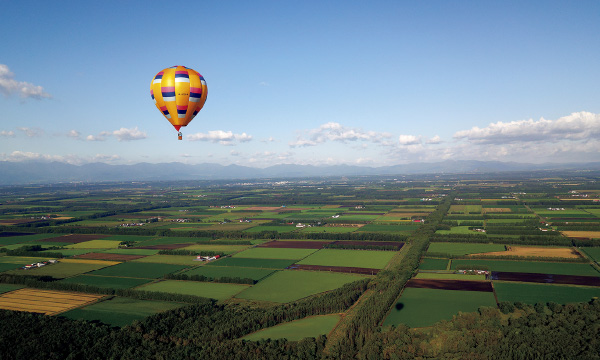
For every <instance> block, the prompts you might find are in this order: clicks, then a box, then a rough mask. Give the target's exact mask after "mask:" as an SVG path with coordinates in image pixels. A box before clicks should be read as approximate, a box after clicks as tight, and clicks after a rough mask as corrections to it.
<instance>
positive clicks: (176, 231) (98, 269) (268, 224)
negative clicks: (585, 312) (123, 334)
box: [0, 178, 600, 358]
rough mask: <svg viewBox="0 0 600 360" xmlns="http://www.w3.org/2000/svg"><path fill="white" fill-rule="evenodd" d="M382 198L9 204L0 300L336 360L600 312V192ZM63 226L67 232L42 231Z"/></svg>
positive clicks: (380, 190) (90, 199)
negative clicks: (547, 317)
mask: <svg viewBox="0 0 600 360" xmlns="http://www.w3.org/2000/svg"><path fill="white" fill-rule="evenodd" d="M379 181H380V183H377V184H375V183H370V182H367V181H363V180H362V179H351V180H344V181H342V182H339V180H314V182H313V180H311V181H309V182H298V183H293V182H292V183H286V185H277V186H275V185H273V184H271V183H269V184H268V185H267V184H266V183H253V184H252V185H248V183H244V185H240V184H238V183H235V184H227V185H223V184H220V183H218V182H215V183H210V184H207V185H206V186H204V185H198V184H197V183H194V182H190V183H186V184H185V186H184V185H183V184H180V185H178V184H177V183H174V184H172V186H169V187H165V186H164V184H153V183H149V184H147V185H144V186H141V185H137V184H119V186H114V187H113V186H112V185H104V184H103V185H98V189H101V191H100V190H98V189H96V188H94V186H92V185H89V186H91V188H90V190H89V191H91V193H93V194H94V196H82V193H80V192H79V191H74V190H71V189H69V188H67V187H61V186H58V185H57V188H56V190H52V191H55V193H53V195H52V196H50V195H48V194H46V193H45V192H44V193H36V194H37V195H36V196H35V197H30V195H29V192H34V193H35V192H36V191H37V190H32V189H30V188H27V189H23V190H22V191H23V194H21V193H19V194H18V195H17V194H13V195H7V194H9V193H11V191H16V190H13V189H9V190H7V194H5V195H2V194H1V193H0V200H1V201H0V219H5V220H10V221H11V222H14V223H15V224H13V225H4V226H3V225H1V224H0V226H1V227H0V230H1V232H0V300H2V299H4V300H2V301H4V304H8V305H6V308H7V309H13V308H14V309H15V310H17V307H18V306H21V309H22V310H26V311H37V312H42V313H47V314H52V315H51V316H52V317H53V318H57V317H58V316H60V317H63V319H62V320H61V321H70V320H68V319H81V320H86V321H92V322H93V321H100V322H102V323H105V324H109V325H111V326H119V327H123V326H126V325H132V324H134V326H133V327H131V328H127V329H134V330H127V331H134V332H135V333H136V334H135V336H136V337H139V336H143V337H144V339H145V340H144V341H147V342H148V343H152V344H156V343H155V340H154V339H158V338H159V337H160V339H163V340H164V341H166V342H171V341H175V342H179V343H178V344H177V345H174V346H173V348H174V349H178V348H185V347H186V346H195V345H190V344H193V343H194V342H202V341H212V342H213V344H221V343H223V344H225V343H227V344H233V343H232V342H230V341H233V340H234V339H244V340H247V342H246V343H245V344H246V345H244V346H250V347H260V346H263V345H260V344H263V343H262V342H255V341H258V340H260V339H269V338H271V339H288V342H285V344H302V343H303V341H305V342H306V341H309V342H310V341H323V343H320V345H318V346H319V347H324V348H327V349H328V350H327V351H333V350H331V349H341V348H344V347H345V346H348V342H353V343H355V344H360V340H359V339H360V338H361V336H362V335H360V334H368V336H370V337H371V338H372V339H374V337H377V336H383V334H396V333H397V332H399V331H404V330H402V329H405V328H404V327H403V326H401V325H406V326H408V327H419V328H420V327H427V328H428V329H427V330H426V331H430V329H440V328H443V326H451V325H449V324H456V323H457V322H458V321H462V320H460V319H462V318H461V316H459V314H460V313H463V314H470V315H469V316H476V317H480V318H486V317H487V316H490V317H492V316H496V315H493V314H497V313H498V312H500V311H501V312H504V314H503V315H500V316H503V318H502V319H505V318H508V319H511V321H512V320H514V319H518V318H519V316H521V314H523V313H526V312H528V311H530V310H531V309H533V308H531V309H530V308H528V307H527V306H529V305H527V304H531V306H533V305H535V304H538V305H536V306H537V308H536V309H537V310H535V311H538V310H539V311H542V310H540V309H541V306H546V308H545V309H546V310H544V311H545V312H540V314H542V313H543V314H548V313H549V312H550V310H548V309H550V308H552V309H555V308H556V306H559V305H560V304H567V303H569V304H570V303H574V302H575V303H578V304H579V305H577V306H588V305H583V304H587V303H589V302H590V300H592V299H593V298H595V297H598V296H600V294H599V289H600V272H599V270H598V269H599V268H598V267H597V264H594V262H597V261H598V259H599V258H600V252H599V251H598V249H600V246H599V245H600V243H598V241H597V240H594V236H593V235H594V234H595V232H598V231H599V230H598V229H600V217H598V215H599V214H600V204H597V202H595V201H594V199H600V191H598V192H593V191H590V192H586V194H587V195H588V196H591V197H592V198H589V197H588V198H585V197H582V198H581V199H573V198H572V197H569V194H570V191H573V189H575V188H574V186H575V185H572V184H575V183H576V182H574V181H566V180H565V181H562V180H556V179H552V180H539V181H538V180H537V179H536V181H530V180H528V179H519V180H502V181H494V180H486V181H485V182H482V181H478V180H465V179H461V181H457V180H456V181H455V180H452V179H449V178H447V179H444V180H441V179H439V180H438V179H435V180H427V181H421V180H406V182H398V181H391V180H389V179H381V180H379ZM403 181H404V180H403ZM348 184H352V185H348ZM85 186H88V185H85ZM278 186H282V187H281V188H279V187H278ZM577 186H580V187H581V189H588V188H593V187H597V186H596V182H595V180H590V181H587V180H585V181H583V180H582V181H581V185H577ZM539 187H542V188H543V190H544V191H533V190H536V189H537V190H539V189H538V188H539ZM318 188H323V189H318ZM40 189H44V190H47V189H45V188H44V187H41V188H40ZM50 189H54V188H52V187H50ZM94 189H96V190H94ZM581 189H579V190H581ZM582 191H583V190H582ZM586 191H588V190H586ZM521 193H524V194H521ZM108 194H110V196H108ZM191 194H194V195H191ZM197 195H203V196H197ZM204 195H205V196H204ZM21 198H23V199H21ZM563 199H565V200H563ZM566 199H568V200H566ZM46 203H47V204H50V205H49V206H45V204H46ZM32 204H35V206H33V205H32ZM561 208H564V209H565V210H560V209H561ZM50 209H52V213H53V214H56V216H57V217H54V218H53V219H55V220H48V221H47V222H46V223H44V224H42V223H40V222H33V223H32V222H31V221H30V220H32V219H29V218H31V217H34V218H35V217H36V216H45V215H44V214H47V213H48V212H49V211H50ZM555 209H558V210H555ZM20 217H22V219H19V218H20ZM21 220H22V221H21ZM34 220H35V219H34ZM422 220H424V222H421V221H422ZM15 221H16V222H15ZM134 222H135V223H136V225H135V226H133V225H128V224H130V223H134ZM34 224H38V225H34ZM140 224H141V225H140ZM124 225H128V226H124ZM22 234H23V235H22ZM575 235H578V236H575ZM584 235H585V236H584ZM200 254H202V255H203V256H204V255H207V254H208V255H209V256H212V255H216V254H219V255H220V258H219V259H216V260H210V261H196V256H198V255H200ZM50 259H56V260H58V263H55V264H54V263H52V264H51V263H47V264H46V265H44V266H41V267H31V269H29V270H23V269H20V268H22V267H24V266H25V265H29V264H33V263H38V262H40V263H43V262H45V261H47V260H50ZM21 292H23V293H22V294H25V295H20V294H21ZM59 294H71V295H68V296H67V298H68V299H69V301H67V302H65V301H62V300H61V299H64V295H59ZM73 294H78V295H77V296H80V297H82V299H87V300H86V301H80V302H75V300H74V299H75V298H76V297H77V296H75V295H73ZM12 296H16V297H14V298H13V297H12ZM61 296H63V297H61ZM69 296H70V297H69ZM26 300H27V301H26ZM59 300H60V301H59ZM496 300H498V302H499V304H498V303H497V302H496ZM28 301H29V302H28ZM61 301H62V302H64V303H65V304H63V305H64V306H63V305H60V303H61ZM67 303H68V304H67ZM549 303H551V304H549ZM555 303H556V304H555ZM0 304H2V302H0ZM15 304H21V305H15ZM507 304H509V305H507ZM510 304H512V305H514V308H515V309H516V310H514V314H513V313H512V312H511V311H512V310H510V309H511V307H510ZM540 304H542V305H540ZM557 304H558V305H557ZM67 305H68V306H67ZM11 306H12V307H11ZM590 306H591V305H590ZM483 308H487V309H484V310H480V311H478V310H479V309H483ZM507 309H508V310H507ZM506 311H508V312H506ZM532 311H533V310H532ZM552 311H554V310H552ZM3 314H5V313H4V312H0V316H2V315H3ZM15 316H17V315H15ZM513 317H514V318H513ZM230 319H235V320H230ZM453 319H454V320H453ZM486 319H487V318H486ZM136 320H137V322H136ZM440 320H447V321H448V323H439V321H440ZM488 323H490V324H491V323H493V322H491V321H490V322H488ZM73 324H79V325H78V326H87V325H85V324H88V323H87V322H77V323H73ZM82 324H83V325H82ZM443 324H446V325H443ZM391 325H394V326H395V327H394V328H391V327H390V326H391ZM93 326H100V327H101V325H99V324H95V325H93ZM382 326H383V329H382V330H384V331H382V332H381V331H380V330H379V329H381V327H382ZM452 326H453V325H452ZM388 330H389V331H388ZM111 331H112V330H111ZM436 331H437V330H436ZM459 331H460V330H459ZM494 333H495V332H494ZM321 335H325V337H320V336H321ZM115 336H116V335H115ZM315 336H316V337H317V340H310V339H305V340H303V339H304V338H306V337H315ZM443 336H444V334H442V335H441V337H443ZM200 339H202V340H200ZM207 339H208V340H207ZM319 339H321V340H319ZM156 341H157V340H156ZM161 341H162V340H161ZM281 341H283V340H281ZM297 341H300V342H297ZM173 344H175V343H173ZM183 344H187V345H183ZM272 344H275V343H274V342H272ZM311 344H313V345H314V344H315V343H311ZM215 346H220V345H215ZM236 346H241V345H236ZM273 346H278V345H273ZM290 346H299V345H290ZM311 346H312V345H311ZM361 346H362V345H361ZM261 349H262V348H261ZM346 349H348V348H346ZM349 351H350V352H352V351H354V350H349ZM329 356H330V358H345V357H344V356H345V353H339V354H338V353H335V352H334V353H330V354H329ZM351 357H352V356H351ZM431 357H433V358H435V357H436V356H431ZM140 358H144V356H141V357H140Z"/></svg>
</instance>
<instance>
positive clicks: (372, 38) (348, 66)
mask: <svg viewBox="0 0 600 360" xmlns="http://www.w3.org/2000/svg"><path fill="white" fill-rule="evenodd" d="M2 8H3V10H2V12H3V14H4V15H5V16H3V20H2V22H0V31H2V33H3V34H5V37H4V38H3V47H2V51H1V56H0V92H1V93H2V95H0V107H1V108H2V109H3V111H2V115H0V119H1V122H0V160H1V161H12V162H19V161H26V160H45V161H60V162H67V163H71V164H86V163H90V162H105V163H108V164H135V163H140V162H150V163H161V162H183V163H188V164H200V163H220V164H223V165H227V164H240V165H249V166H254V167H266V166H270V165H275V164H314V165H324V164H352V165H365V166H387V165H396V164H405V163H413V162H435V161H441V160H446V159H451V160H499V161H518V162H531V163H543V162H560V163H566V162H585V161H596V160H597V159H598V153H599V151H600V102H599V101H598V99H600V88H599V87H598V84H599V83H600V67H599V66H598V59H599V58H600V42H599V41H598V34H600V22H599V21H598V14H600V2H598V1H577V2H566V1H545V2H535V1H526V2H522V1H514V2H510V1H507V2H494V3H492V2H480V1H461V2H451V1H426V2H408V1H376V2H358V1H357V2H346V1H330V2H312V1H303V2H293V1H285V2H276V1H253V2H199V3H193V4H190V3H187V2H186V3H174V2H173V3H169V4H167V3H165V2H156V1H154V2H152V1H147V2H126V3H122V2H99V3H94V4H90V3H88V2H58V3H56V2H42V1H18V2H16V1H13V2H6V3H5V4H3V6H2ZM174 65H184V66H187V67H190V68H193V69H195V70H197V71H198V72H200V73H201V74H202V75H203V76H204V78H205V79H206V82H207V84H208V99H207V101H206V104H205V106H204V108H203V109H202V111H201V112H200V113H199V115H198V116H196V118H195V119H194V120H193V121H192V122H191V123H190V125H189V126H187V127H185V128H183V129H182V131H183V135H184V136H183V141H177V137H176V131H175V130H173V128H172V126H171V125H170V124H169V123H168V122H167V121H166V120H165V118H164V117H163V116H162V114H161V113H160V112H159V111H158V110H157V109H156V107H155V106H154V104H153V101H152V99H151V97H150V82H151V81H152V79H153V77H154V76H155V75H156V74H157V73H158V72H159V71H161V70H162V69H164V68H167V67H170V66H174Z"/></svg>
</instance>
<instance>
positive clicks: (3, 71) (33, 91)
mask: <svg viewBox="0 0 600 360" xmlns="http://www.w3.org/2000/svg"><path fill="white" fill-rule="evenodd" d="M14 77H15V75H14V74H13V73H12V72H11V71H10V69H9V68H8V66H6V65H4V64H0V92H2V93H3V94H4V95H6V96H8V95H13V94H17V95H19V96H20V97H22V98H30V99H37V100H41V99H50V98H52V95H50V94H48V93H47V92H45V91H44V88H43V87H41V86H39V85H34V84H31V83H28V82H25V81H17V80H15V79H14Z"/></svg>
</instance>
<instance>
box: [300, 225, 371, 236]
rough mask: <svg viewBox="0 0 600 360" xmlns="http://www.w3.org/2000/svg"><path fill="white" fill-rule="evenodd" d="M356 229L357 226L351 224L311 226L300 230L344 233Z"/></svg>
mask: <svg viewBox="0 0 600 360" xmlns="http://www.w3.org/2000/svg"><path fill="white" fill-rule="evenodd" d="M356 230H359V228H358V227H351V226H311V227H305V228H304V229H302V232H309V233H335V234H346V233H350V232H353V231H356Z"/></svg>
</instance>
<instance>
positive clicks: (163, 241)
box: [135, 237, 209, 247]
mask: <svg viewBox="0 0 600 360" xmlns="http://www.w3.org/2000/svg"><path fill="white" fill-rule="evenodd" d="M208 240H209V239H207V238H194V237H161V238H154V239H151V240H146V241H142V242H139V243H136V244H135V246H136V247H139V246H153V245H170V244H190V245H191V244H195V243H197V242H204V241H208Z"/></svg>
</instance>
